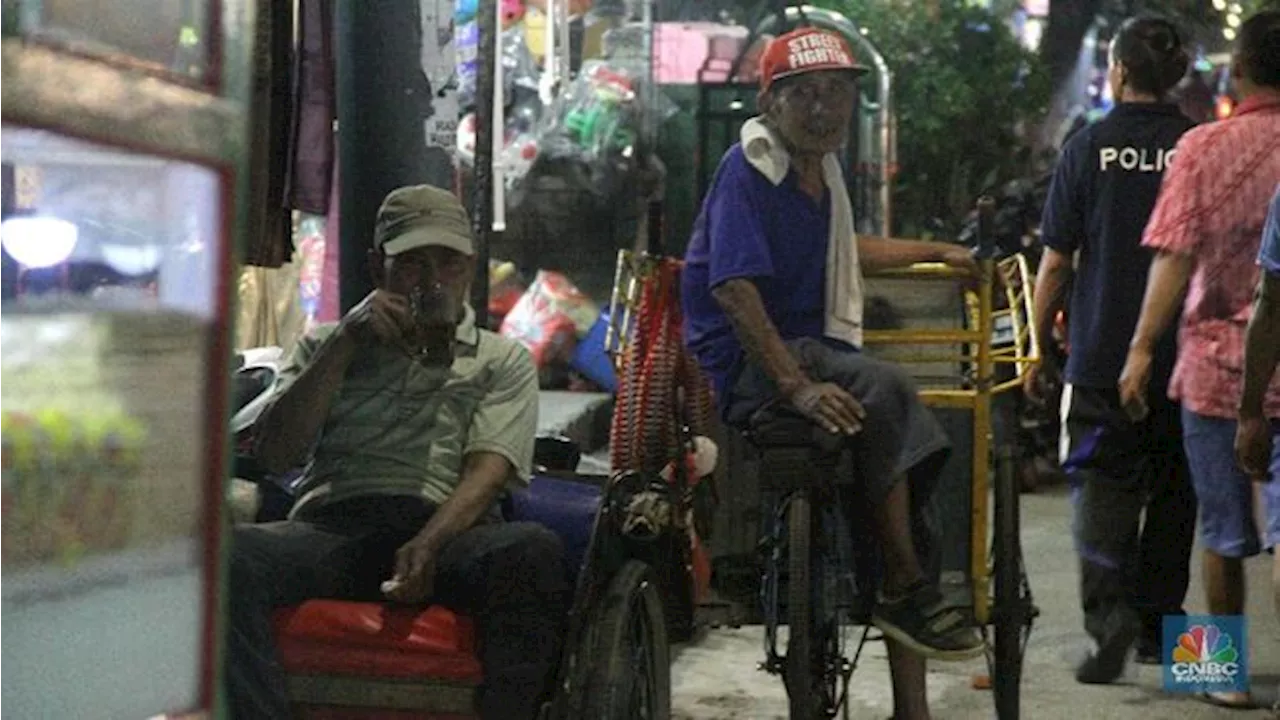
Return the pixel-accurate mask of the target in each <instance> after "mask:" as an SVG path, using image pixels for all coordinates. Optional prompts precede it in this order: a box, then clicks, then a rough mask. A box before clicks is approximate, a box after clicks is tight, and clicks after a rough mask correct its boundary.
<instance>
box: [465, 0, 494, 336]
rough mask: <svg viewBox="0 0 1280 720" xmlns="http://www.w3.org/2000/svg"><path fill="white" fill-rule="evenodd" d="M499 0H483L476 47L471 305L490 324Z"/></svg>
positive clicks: (478, 14)
mask: <svg viewBox="0 0 1280 720" xmlns="http://www.w3.org/2000/svg"><path fill="white" fill-rule="evenodd" d="M497 6H498V3H497V0H480V3H479V6H478V7H477V8H476V22H477V23H478V29H479V32H480V46H479V47H478V48H476V62H477V63H478V67H477V69H476V156H475V162H474V167H475V177H474V179H473V183H472V188H471V226H472V229H473V231H474V233H475V236H476V276H475V280H473V281H472V283H471V307H473V308H474V309H475V311H476V322H477V324H479V325H480V326H481V327H484V326H486V325H487V324H488V322H487V320H488V307H489V240H490V238H491V237H492V235H493V204H494V203H493V199H494V185H493V163H494V160H495V158H494V156H493V139H494V132H493V119H494V107H493V97H494V69H495V68H494V66H495V60H496V55H497V49H498V48H499V47H500V44H499V42H498V31H499V30H500V27H499V25H498V8H497Z"/></svg>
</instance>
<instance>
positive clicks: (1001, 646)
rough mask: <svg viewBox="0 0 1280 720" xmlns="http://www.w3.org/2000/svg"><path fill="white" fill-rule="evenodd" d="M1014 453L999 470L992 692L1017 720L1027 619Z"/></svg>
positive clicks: (1001, 715)
mask: <svg viewBox="0 0 1280 720" xmlns="http://www.w3.org/2000/svg"><path fill="white" fill-rule="evenodd" d="M1012 462H1013V460H1012V458H1011V457H1008V454H1007V452H1002V453H1000V454H998V455H997V462H996V473H995V513H994V515H995V517H994V526H995V527H994V528H993V529H994V531H995V537H994V539H993V542H994V544H995V548H994V549H995V553H994V554H995V563H994V564H995V603H994V608H993V610H994V613H993V616H994V617H993V624H994V626H995V627H994V628H993V629H994V634H995V648H994V655H995V663H994V665H995V667H994V671H995V672H994V675H995V677H994V678H992V691H993V694H994V696H995V706H996V718H997V719H998V720H1018V717H1019V715H1020V713H1021V691H1020V687H1021V683H1022V659H1023V628H1024V627H1025V625H1026V619H1027V607H1026V604H1027V598H1026V597H1025V596H1024V593H1023V587H1024V584H1023V568H1024V565H1023V562H1022V542H1021V533H1022V526H1021V519H1020V518H1019V512H1018V505H1019V501H1020V498H1019V488H1018V484H1017V481H1016V479H1015V478H1014V473H1013V466H1012Z"/></svg>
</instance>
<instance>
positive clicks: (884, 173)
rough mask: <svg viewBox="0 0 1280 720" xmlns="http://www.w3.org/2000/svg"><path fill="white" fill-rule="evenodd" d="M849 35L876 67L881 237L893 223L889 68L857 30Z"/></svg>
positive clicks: (879, 232) (890, 74)
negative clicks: (878, 108) (878, 107)
mask: <svg viewBox="0 0 1280 720" xmlns="http://www.w3.org/2000/svg"><path fill="white" fill-rule="evenodd" d="M851 39H852V40H853V41H854V43H856V44H857V46H858V50H859V52H861V53H862V54H863V55H864V56H865V57H867V58H870V61H871V64H872V65H873V66H875V69H876V94H877V95H878V96H879V97H878V98H877V100H878V101H879V103H880V122H879V126H880V128H879V130H880V131H879V138H878V139H879V144H880V187H879V193H880V218H879V222H878V223H877V225H878V227H877V228H876V233H877V234H878V235H880V236H882V237H889V236H890V235H892V233H893V225H892V224H891V220H892V213H891V206H892V203H893V187H892V173H891V172H890V169H891V166H892V164H893V163H894V161H895V157H894V156H895V155H896V154H897V152H896V150H897V148H895V147H894V142H893V97H892V93H893V72H892V71H890V70H889V64H888V63H887V62H885V60H884V56H883V55H881V54H880V51H879V50H877V49H876V46H875V45H872V44H871V41H870V40H868V39H867V38H866V37H864V36H863V35H862V33H861V32H856V33H853V34H852V36H851Z"/></svg>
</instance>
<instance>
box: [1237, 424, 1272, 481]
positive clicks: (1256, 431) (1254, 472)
mask: <svg viewBox="0 0 1280 720" xmlns="http://www.w3.org/2000/svg"><path fill="white" fill-rule="evenodd" d="M1235 447H1236V462H1237V463H1239V464H1240V469H1241V470H1242V471H1244V473H1245V474H1246V475H1248V476H1249V477H1250V478H1251V479H1253V481H1254V482H1265V481H1266V480H1267V475H1268V473H1267V471H1268V466H1269V465H1270V464H1271V423H1270V422H1269V421H1268V420H1267V418H1265V417H1263V416H1261V415H1241V416H1240V418H1239V419H1238V421H1237V422H1236V443H1235Z"/></svg>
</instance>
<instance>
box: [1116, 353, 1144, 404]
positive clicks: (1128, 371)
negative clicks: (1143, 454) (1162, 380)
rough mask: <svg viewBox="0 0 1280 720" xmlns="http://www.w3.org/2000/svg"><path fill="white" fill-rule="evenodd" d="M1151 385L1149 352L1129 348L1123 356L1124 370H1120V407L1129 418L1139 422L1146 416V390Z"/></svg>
mask: <svg viewBox="0 0 1280 720" xmlns="http://www.w3.org/2000/svg"><path fill="white" fill-rule="evenodd" d="M1150 385H1151V352H1150V351H1148V350H1143V349H1140V348H1130V350H1129V356H1128V357H1127V358H1125V361H1124V370H1121V371H1120V382H1119V386H1118V389H1119V390H1120V407H1122V408H1124V411H1125V413H1126V414H1128V415H1129V419H1130V420H1133V421H1134V422H1140V421H1141V420H1143V419H1145V418H1146V417H1147V413H1148V412H1150V408H1148V407H1147V390H1148V387H1149V386H1150Z"/></svg>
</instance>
